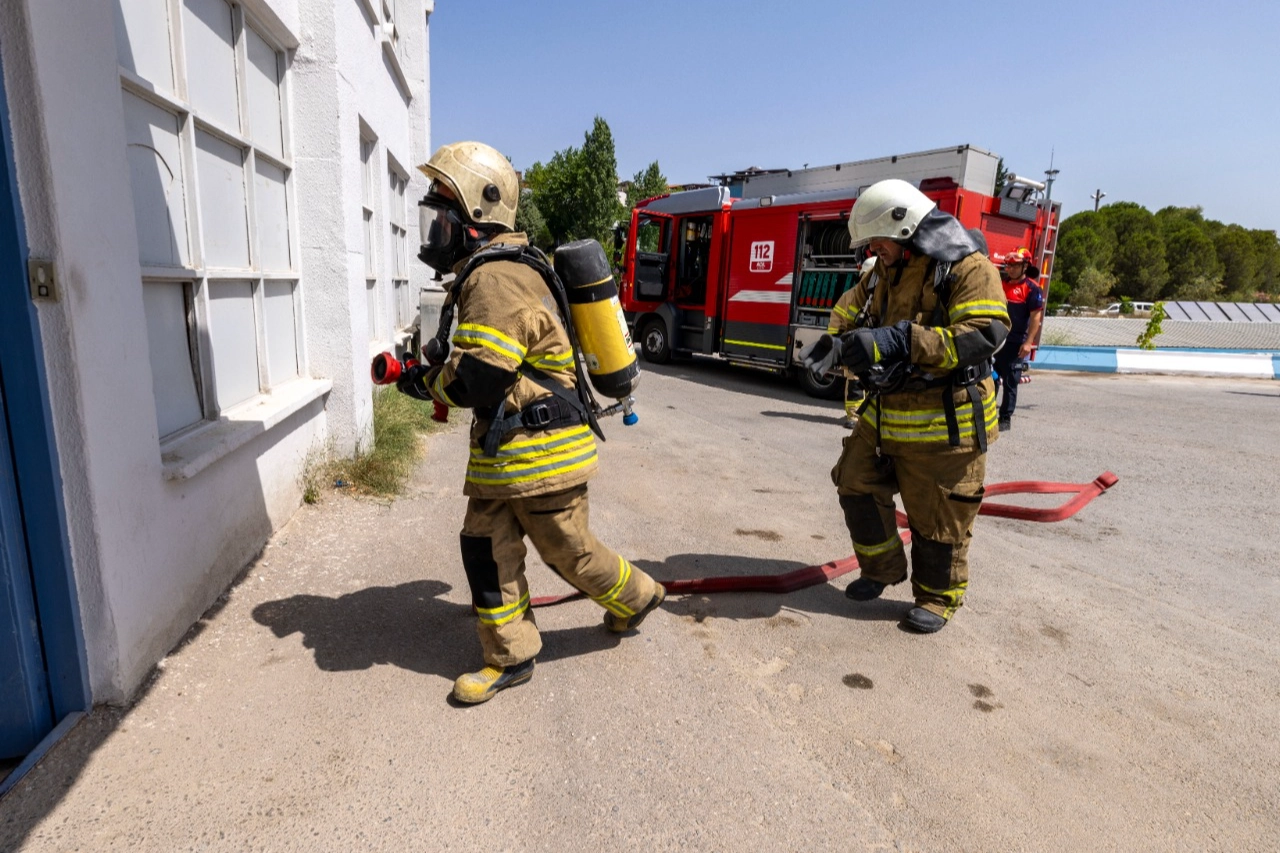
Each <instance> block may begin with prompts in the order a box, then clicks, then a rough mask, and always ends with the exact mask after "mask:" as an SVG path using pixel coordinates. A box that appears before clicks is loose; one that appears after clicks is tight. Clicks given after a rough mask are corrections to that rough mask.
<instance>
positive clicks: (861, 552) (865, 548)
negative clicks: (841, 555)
mask: <svg viewBox="0 0 1280 853" xmlns="http://www.w3.org/2000/svg"><path fill="white" fill-rule="evenodd" d="M894 550H899V551H900V550H902V537H901V536H899V535H898V534H897V533H895V534H893V538H892V539H886V540H884V541H883V542H881V543H880V544H879V545H859V544H858V543H857V542H854V543H853V553H855V554H857V555H858V556H859V557H878V556H880V555H881V554H887V553H889V552H890V551H894Z"/></svg>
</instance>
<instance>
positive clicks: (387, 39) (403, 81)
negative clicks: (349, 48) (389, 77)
mask: <svg viewBox="0 0 1280 853" xmlns="http://www.w3.org/2000/svg"><path fill="white" fill-rule="evenodd" d="M381 41H382V52H383V53H384V54H385V55H386V57H387V64H388V65H390V66H391V71H392V74H393V76H394V77H395V78H396V85H398V86H399V87H400V91H401V93H403V94H404V96H405V98H408V99H412V98H413V90H412V89H411V88H409V78H408V77H406V76H405V74H404V68H403V66H401V64H400V56H399V55H398V54H397V53H396V46H395V43H394V42H392V41H391V36H390V35H388V34H387V33H386V32H383V34H382V39H381Z"/></svg>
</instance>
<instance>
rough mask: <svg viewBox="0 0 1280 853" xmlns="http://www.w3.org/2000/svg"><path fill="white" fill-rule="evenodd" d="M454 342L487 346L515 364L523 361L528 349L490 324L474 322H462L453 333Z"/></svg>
mask: <svg viewBox="0 0 1280 853" xmlns="http://www.w3.org/2000/svg"><path fill="white" fill-rule="evenodd" d="M453 342H454V343H455V344H459V345H460V344H472V345H474V346H482V347H487V348H489V349H491V350H493V351H494V352H496V353H498V354H499V355H502V356H505V357H507V358H509V359H512V360H514V361H515V362H516V363H517V364H519V363H520V362H522V361H524V357H525V354H526V353H527V352H528V349H526V348H525V347H524V345H523V344H521V343H519V342H518V341H516V340H515V339H514V338H511V337H508V336H507V335H505V334H503V333H502V332H500V331H498V330H497V329H495V328H493V327H492V326H480V325H477V324H475V323H463V324H462V325H460V326H458V331H456V332H454V333H453Z"/></svg>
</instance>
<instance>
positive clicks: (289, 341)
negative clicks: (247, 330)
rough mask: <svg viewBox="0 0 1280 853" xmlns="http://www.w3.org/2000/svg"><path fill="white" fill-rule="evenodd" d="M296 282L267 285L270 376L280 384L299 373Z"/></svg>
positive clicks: (264, 307) (265, 306)
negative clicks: (294, 305) (294, 290)
mask: <svg viewBox="0 0 1280 853" xmlns="http://www.w3.org/2000/svg"><path fill="white" fill-rule="evenodd" d="M293 288H294V282H292V281H268V282H267V283H266V284H265V285H263V294H262V311H263V314H264V315H265V316H264V318H263V326H264V330H265V332H266V339H267V375H268V376H269V377H270V380H271V384H272V385H273V386H274V385H278V384H280V383H281V382H286V381H288V380H290V379H293V378H294V377H296V376H297V375H298V348H297V328H296V325H295V324H296V320H295V318H294V313H293Z"/></svg>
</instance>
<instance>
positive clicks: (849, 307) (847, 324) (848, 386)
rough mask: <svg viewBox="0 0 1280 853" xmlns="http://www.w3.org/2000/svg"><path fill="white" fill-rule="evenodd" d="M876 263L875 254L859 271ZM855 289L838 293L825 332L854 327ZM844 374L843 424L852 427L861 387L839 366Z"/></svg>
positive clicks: (855, 420) (843, 330)
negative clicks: (838, 296)
mask: <svg viewBox="0 0 1280 853" xmlns="http://www.w3.org/2000/svg"><path fill="white" fill-rule="evenodd" d="M875 265H876V259H875V256H874V255H873V256H871V257H869V258H867V259H866V260H865V261H863V262H862V268H861V272H862V273H864V274H865V273H866V272H867V271H868V270H870V269H871V268H872V267H874V266H875ZM855 296H857V290H856V289H855V288H850V289H848V290H846V291H845V292H844V293H843V294H841V295H840V298H839V299H838V300H836V304H835V306H834V307H833V308H832V309H831V317H830V318H829V319H828V321H827V334H828V335H840V334H843V333H844V332H847V331H849V330H850V329H852V328H853V327H854V323H855V322H856V320H857V316H858V306H857V304H856V303H855V302H854V297H855ZM840 369H841V371H843V375H844V425H845V426H846V427H848V428H849V429H853V428H854V427H856V426H857V425H858V417H859V415H858V407H859V406H860V405H861V404H862V397H863V394H862V388H861V386H859V385H858V377H856V376H854V375H853V371H851V370H850V369H849V368H847V367H843V366H842V367H841V368H840Z"/></svg>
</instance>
